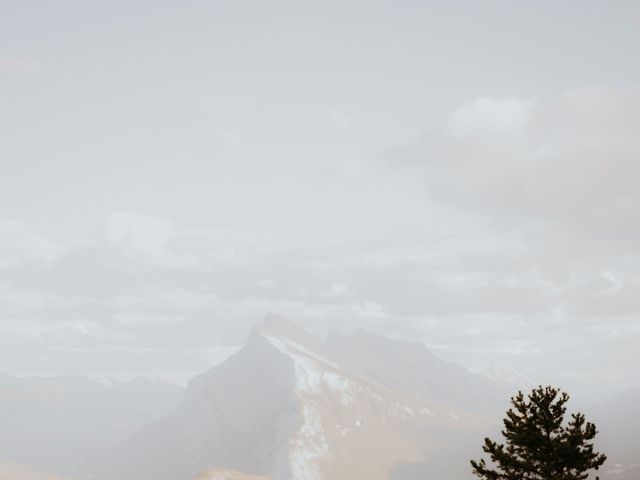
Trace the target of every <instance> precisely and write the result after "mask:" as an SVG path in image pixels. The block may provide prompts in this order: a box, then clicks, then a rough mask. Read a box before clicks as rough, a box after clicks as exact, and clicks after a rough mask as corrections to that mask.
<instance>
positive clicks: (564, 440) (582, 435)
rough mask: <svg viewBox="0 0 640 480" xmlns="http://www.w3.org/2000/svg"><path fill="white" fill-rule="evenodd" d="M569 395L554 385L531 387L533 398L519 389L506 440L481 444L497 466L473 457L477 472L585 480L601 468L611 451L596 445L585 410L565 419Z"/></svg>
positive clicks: (492, 479) (504, 479)
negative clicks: (583, 412) (595, 450)
mask: <svg viewBox="0 0 640 480" xmlns="http://www.w3.org/2000/svg"><path fill="white" fill-rule="evenodd" d="M568 400H569V395H567V394H566V393H564V392H561V391H560V390H558V389H557V388H553V387H538V388H536V389H534V390H532V391H531V393H529V395H528V400H527V399H525V397H524V395H523V394H522V392H518V394H517V395H516V396H515V397H512V398H511V404H512V405H513V407H512V408H510V409H509V411H507V417H506V418H505V419H504V420H503V423H504V430H502V435H503V436H504V438H505V439H506V441H505V444H501V443H498V442H494V441H493V440H491V439H489V438H485V439H484V445H483V447H482V450H483V451H484V452H485V453H487V454H489V456H490V457H491V460H492V461H493V463H494V464H496V466H497V468H496V469H493V468H490V467H488V466H487V464H486V463H485V461H484V459H481V460H480V461H475V460H471V466H472V468H473V473H474V474H475V475H476V476H478V477H480V478H482V479H484V480H584V479H586V478H587V477H588V475H589V470H591V469H595V470H598V468H599V467H600V466H601V465H602V464H603V463H604V462H605V460H606V459H607V457H606V456H605V455H603V454H601V453H597V452H594V451H593V443H592V442H591V440H593V438H594V437H595V435H596V433H597V431H596V427H595V425H594V424H593V423H589V422H586V421H585V417H584V415H583V414H581V413H574V414H572V415H571V420H569V421H568V422H566V424H565V422H564V415H565V412H566V407H565V404H566V403H567V401H568ZM596 478H597V477H596Z"/></svg>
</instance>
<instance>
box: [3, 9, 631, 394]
mask: <svg viewBox="0 0 640 480" xmlns="http://www.w3.org/2000/svg"><path fill="white" fill-rule="evenodd" d="M0 8H1V12H0V102H1V104H0V105H1V106H0V128H1V135H2V138H1V141H0V370H1V371H3V372H5V373H8V374H12V375H18V376H24V375H52V374H87V375H91V376H94V377H96V376H97V377H100V376H104V375H109V376H113V377H115V378H120V379H129V378H133V377H136V376H140V375H142V376H147V377H151V378H155V379H160V380H164V381H170V382H176V383H178V384H184V383H185V382H186V380H187V379H188V378H190V377H191V376H193V375H195V374H197V373H200V372H202V371H204V370H206V369H208V368H210V367H211V366H213V365H215V364H218V363H220V362H221V361H222V360H224V359H225V358H227V357H228V356H229V355H230V354H231V353H233V352H235V351H236V350H237V349H238V348H239V347H240V346H241V345H242V344H243V343H244V341H245V339H246V337H247V335H248V334H249V331H250V330H251V328H252V326H253V325H254V324H255V323H256V322H258V321H260V320H261V319H262V318H263V317H264V315H265V314H266V313H267V312H278V313H280V314H282V315H283V316H285V317H287V318H291V319H295V320H296V321H297V323H298V324H299V325H300V326H302V327H304V328H305V329H307V330H309V331H311V332H313V333H315V334H317V335H319V336H321V337H322V336H324V335H326V334H327V332H328V331H329V330H331V329H335V330H338V331H340V332H344V333H347V332H350V331H352V330H353V329H355V328H364V329H366V330H369V331H373V332H377V333H380V334H383V335H385V336H388V337H393V338H398V339H409V340H414V341H419V342H422V343H424V344H425V345H426V346H427V347H429V348H430V350H431V351H432V352H434V353H436V354H437V355H439V356H440V357H443V358H446V359H449V360H452V361H456V362H458V363H460V364H462V365H464V366H466V367H468V368H471V369H475V370H477V371H484V372H492V371H495V369H503V370H501V371H506V370H509V371H512V370H516V371H517V372H513V373H514V374H516V373H517V374H518V375H524V376H526V377H527V378H530V379H533V381H535V382H538V381H540V382H544V383H557V384H560V385H561V386H562V387H564V388H567V389H569V390H570V391H576V392H583V393H582V394H583V395H584V396H585V398H586V397H589V398H595V396H597V395H599V394H604V393H605V392H608V391H610V390H611V389H613V390H623V389H625V388H628V387H631V386H633V385H635V384H636V383H637V382H638V373H637V365H638V364H640V353H639V350H638V341H639V340H640V320H639V317H638V312H639V310H640V276H639V272H640V248H639V245H640V218H639V217H640V193H639V192H640V189H638V187H637V185H638V178H639V176H640V166H639V163H638V158H639V155H640V135H638V131H639V128H640V90H639V89H638V85H639V80H640V62H638V54H639V52H638V46H639V45H640V33H639V32H640V29H639V28H638V24H639V22H640V9H639V8H638V5H637V3H636V2H606V3H605V2H589V1H567V2H518V3H514V2H498V1H495V2H494V1H490V2H417V1H416V2H414V1H394V2H377V1H374V2H316V3H308V2H258V1H256V2H245V1H234V2H227V1H220V2H204V1H192V2H170V1H155V2H147V1H138V2H120V1H112V2H100V3H95V2H70V1H59V2H41V3H33V2H24V1H8V0H4V1H2V2H0Z"/></svg>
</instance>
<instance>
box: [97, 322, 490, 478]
mask: <svg viewBox="0 0 640 480" xmlns="http://www.w3.org/2000/svg"><path fill="white" fill-rule="evenodd" d="M353 343H354V347H353V355H354V356H355V359H354V360H353V361H354V362H355V363H358V362H357V356H358V355H364V354H365V353H363V349H362V348H360V347H359V346H358V343H357V342H353ZM396 343H397V342H396ZM394 348H398V349H399V350H402V348H403V345H399V346H397V345H396V346H394ZM347 350H348V349H346V347H345V350H344V351H342V352H341V354H340V355H336V350H335V349H332V348H331V345H330V344H328V343H326V342H323V341H321V340H320V339H318V338H316V337H314V336H312V335H309V334H308V333H306V332H304V331H302V330H301V329H299V328H298V327H296V326H295V325H294V324H292V323H290V322H288V321H286V320H284V319H282V318H280V317H277V316H275V315H270V316H268V317H267V318H266V319H265V321H264V322H262V323H260V324H258V325H257V326H256V327H255V328H254V330H253V332H252V333H251V335H250V337H249V340H248V342H247V344H246V345H245V347H243V348H242V349H241V350H240V351H239V352H238V353H237V354H236V355H234V356H233V357H231V358H230V359H229V360H227V361H226V362H225V363H223V364H222V365H219V366H218V367H215V368H213V369H211V370H210V371H209V372H207V373H205V374H203V375H199V376H198V377H196V378H194V379H193V380H192V381H191V382H190V383H189V387H188V389H187V393H186V395H185V400H184V402H183V404H182V405H181V406H180V408H179V409H178V410H177V411H176V412H175V413H174V414H172V415H170V416H168V417H167V418H165V419H163V420H162V421H160V422H157V423H156V424H154V425H151V426H149V427H148V428H146V429H144V430H143V431H141V432H139V434H137V435H135V436H133V437H132V438H131V439H130V440H129V441H128V442H127V443H126V445H125V446H124V447H123V448H122V449H120V451H119V452H115V453H114V456H113V457H112V458H111V459H109V460H108V461H107V464H108V465H110V466H112V467H115V469H112V470H111V471H110V472H109V474H107V475H103V476H102V477H100V478H105V480H111V479H113V478H118V479H119V480H128V479H131V480H134V479H135V480H182V479H188V478H194V477H196V475H198V474H199V472H202V471H209V472H211V471H217V472H219V471H221V470H212V469H233V470H234V471H236V472H241V473H242V474H247V475H256V476H263V477H268V478H270V479H272V480H288V479H293V480H328V479H331V480H336V479H337V480H340V479H345V480H346V479H352V478H363V479H364V478H366V479H367V480H386V479H387V478H389V475H390V472H391V471H392V470H393V468H394V466H395V465H396V464H398V463H399V462H400V463H401V462H408V463H412V462H414V463H415V462H423V461H425V460H428V459H434V458H436V457H437V456H438V451H439V448H440V447H441V440H440V438H441V437H442V432H449V433H451V432H454V437H455V436H456V435H465V434H469V433H472V434H473V436H474V437H477V438H480V436H481V433H479V431H480V430H482V429H484V428H485V426H486V424H487V421H486V420H485V418H483V417H482V416H481V415H479V414H477V413H473V412H469V411H466V410H465V409H462V408H460V407H459V406H457V405H449V404H446V403H443V402H441V401H437V400H434V399H432V398H431V397H430V396H429V395H427V394H425V391H424V390H423V391H421V390H420V389H417V388H412V387H413V386H414V383H415V382H414V380H413V378H411V379H409V380H399V381H396V382H392V381H389V375H390V372H391V371H393V369H395V371H396V374H397V375H398V377H401V376H403V375H404V374H405V372H404V371H403V368H404V367H405V365H404V364H402V363H400V364H399V365H395V366H394V365H393V364H392V365H391V366H389V369H386V370H385V371H384V374H379V372H377V371H376V370H375V369H374V370H371V371H365V370H364V369H358V368H353V367H352V366H351V365H350V362H347V361H345V362H344V363H343V361H344V360H345V359H346V358H347V357H346V354H345V352H346V351H347ZM389 361H392V362H393V361H394V359H393V358H390V359H389ZM424 361H425V362H427V364H425V365H424V366H423V367H424V368H425V369H429V368H432V367H430V366H429V365H428V362H430V361H432V359H431V358H430V357H425V359H424ZM377 365H384V359H380V360H379V361H378V362H377ZM412 368H413V370H412V372H414V373H413V374H415V371H417V370H419V365H418V364H417V363H416V364H415V365H413V366H412ZM437 368H438V369H439V371H440V373H441V374H442V375H443V376H444V377H446V375H447V369H449V370H450V371H451V376H453V375H454V374H455V375H457V376H458V377H460V378H461V379H462V380H464V379H466V378H467V377H464V376H461V375H460V372H459V370H458V369H459V368H460V367H457V366H450V365H449V364H446V363H443V364H438V367H437ZM387 370H388V371H387ZM469 375H470V377H469V378H473V379H475V377H474V376H473V374H470V373H469ZM415 376H416V378H418V377H419V375H417V374H415ZM420 378H421V377H420ZM479 378H480V379H482V377H479ZM488 385H489V387H488V388H490V385H491V383H490V382H489V383H488ZM462 387H463V386H462ZM434 388H435V386H434ZM443 388H450V385H449V384H447V383H445V384H444V386H443ZM474 388H475V387H474ZM445 393H446V392H445ZM443 398H447V395H446V394H444V395H443ZM94 473H100V471H99V469H97V470H96V472H94ZM231 478H235V477H231Z"/></svg>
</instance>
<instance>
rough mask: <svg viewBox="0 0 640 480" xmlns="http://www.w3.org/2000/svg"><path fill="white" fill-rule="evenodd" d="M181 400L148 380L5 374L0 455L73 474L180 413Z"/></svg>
mask: <svg viewBox="0 0 640 480" xmlns="http://www.w3.org/2000/svg"><path fill="white" fill-rule="evenodd" d="M182 395H183V389H181V388H179V387H176V386H174V385H169V384H164V383H158V382H152V381H149V380H145V379H137V380H134V381H132V382H117V381H115V380H113V379H109V378H101V379H92V378H89V377H86V376H80V375H67V376H56V377H27V378H22V377H14V376H10V375H0V455H1V457H2V459H3V460H7V461H11V462H14V463H17V464H28V465H31V466H34V467H38V468H39V469H41V470H46V471H55V472H58V473H64V474H72V473H74V472H75V471H77V470H78V469H81V468H82V464H83V463H84V462H86V461H88V460H90V459H92V457H94V456H96V455H98V454H101V452H102V451H104V450H106V449H108V448H111V447H112V446H113V445H116V444H118V443H119V442H121V441H123V440H124V439H126V438H127V437H129V436H130V435H131V434H132V433H133V432H134V431H136V430H138V429H140V428H142V427H143V426H144V425H146V424H148V423H149V422H151V421H152V420H155V419H157V418H160V417H162V416H164V415H166V414H167V413H169V412H171V411H173V410H175V408H177V406H178V405H179V403H180V401H181V399H182ZM25 475H26V474H25Z"/></svg>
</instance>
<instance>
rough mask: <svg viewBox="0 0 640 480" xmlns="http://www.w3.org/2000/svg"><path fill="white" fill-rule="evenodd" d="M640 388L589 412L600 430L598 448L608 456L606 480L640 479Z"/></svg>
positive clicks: (603, 476)
mask: <svg viewBox="0 0 640 480" xmlns="http://www.w3.org/2000/svg"><path fill="white" fill-rule="evenodd" d="M639 409H640V386H638V387H635V388H630V389H627V390H625V391H623V392H620V393H616V394H615V395H612V396H611V397H610V398H608V399H607V400H604V401H602V402H599V403H598V404H597V405H593V406H592V407H590V408H589V410H588V411H587V412H586V414H585V415H586V416H587V418H588V419H589V420H591V421H593V422H594V423H595V424H596V427H597V428H598V432H599V433H598V437H597V442H596V446H597V448H598V449H600V450H601V451H603V452H604V453H606V454H607V456H608V460H607V462H606V463H605V464H604V466H603V468H602V473H601V474H600V477H601V478H602V479H603V480H605V479H606V480H637V479H638V478H640V445H639V444H638V438H639V437H640V415H639V414H638V410H639Z"/></svg>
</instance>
